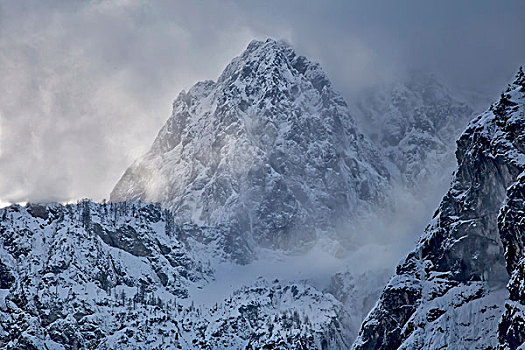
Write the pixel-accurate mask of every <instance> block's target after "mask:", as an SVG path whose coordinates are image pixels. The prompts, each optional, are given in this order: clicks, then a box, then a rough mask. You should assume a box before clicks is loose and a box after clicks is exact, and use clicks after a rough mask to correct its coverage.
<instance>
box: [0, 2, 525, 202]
mask: <svg viewBox="0 0 525 350" xmlns="http://www.w3.org/2000/svg"><path fill="white" fill-rule="evenodd" d="M524 18H525V1H523V0H515V1H511V0H508V1H507V0H501V1H496V0H494V1H480V0H478V1H466V0H465V1H448V0H447V1H421V0H413V1H402V0H398V1H388V0H384V1H374V0H369V1H359V2H357V1H309V2H306V1H238V2H237V1H153V2H149V1H148V2H147V1H45V2H44V1H7V0H5V1H4V0H0V201H2V200H3V201H27V200H32V201H36V200H59V201H65V200H71V199H77V198H81V197H89V198H92V199H95V200H101V199H102V198H107V197H108V196H109V192H110V191H111V189H112V187H113V185H114V184H115V183H116V181H117V180H118V178H119V177H120V175H121V174H122V172H123V171H124V170H125V168H126V167H127V166H128V165H129V164H130V163H131V162H132V161H133V160H134V159H135V158H136V157H137V156H139V155H140V154H142V153H144V152H145V151H146V150H147V149H148V148H149V146H150V145H151V143H152V142H153V139H154V137H155V135H156V133H157V131H158V130H159V129H160V127H161V126H162V125H163V123H164V122H165V120H166V119H167V118H168V117H169V115H170V112H171V103H172V101H173V99H174V98H175V97H176V95H177V94H178V93H179V91H180V90H181V89H188V88H189V87H191V85H193V83H195V82H196V81H198V80H203V79H216V78H217V76H218V75H219V74H220V72H221V71H222V69H223V68H224V67H225V65H226V64H227V63H228V62H229V60H230V59H231V58H233V57H234V56H237V55H238V54H240V53H241V51H242V50H243V49H244V48H245V47H246V45H247V44H248V43H249V41H250V40H252V39H265V38H266V37H274V38H277V39H279V38H283V39H286V40H288V41H289V42H290V43H292V44H293V45H294V46H295V47H296V48H297V51H299V52H300V53H302V54H304V55H307V56H309V57H310V58H312V59H314V60H317V61H319V62H320V63H321V64H322V65H323V67H324V69H325V70H326V71H327V73H328V75H329V76H330V77H331V78H332V80H333V81H334V84H335V85H336V87H337V88H338V89H339V90H340V91H341V92H342V93H343V94H344V95H345V96H347V97H349V96H352V94H353V93H355V92H356V91H359V90H360V89H362V88H364V87H373V86H374V85H376V84H383V83H385V82H389V81H392V80H395V79H397V78H398V77H399V76H401V75H402V74H403V72H404V71H406V70H407V69H411V68H414V67H415V68H419V69H426V70H430V71H433V72H435V74H436V76H437V77H439V78H440V79H441V80H443V81H444V82H446V83H447V84H449V85H450V86H452V87H454V88H462V89H468V90H477V91H480V92H482V93H483V94H485V95H495V94H497V93H498V92H499V91H500V90H501V89H502V87H504V86H505V84H506V83H507V82H508V80H509V79H510V78H511V77H512V75H513V74H514V72H515V71H516V70H517V68H518V66H519V65H520V64H525V20H524Z"/></svg>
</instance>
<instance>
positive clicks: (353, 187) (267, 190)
mask: <svg viewBox="0 0 525 350" xmlns="http://www.w3.org/2000/svg"><path fill="white" fill-rule="evenodd" d="M173 107H174V108H173V114H172V116H171V117H170V118H169V119H168V121H167V123H166V125H165V126H164V127H163V128H162V129H161V131H160V132H159V134H158V136H157V138H156V140H155V142H154V144H153V146H152V148H151V150H150V151H149V152H148V153H147V154H146V155H145V156H144V157H142V158H141V159H139V160H137V161H136V162H135V163H134V164H133V165H132V166H131V167H130V168H129V169H128V170H127V171H126V173H125V174H124V175H123V177H122V179H121V180H120V181H119V183H118V184H117V186H116V187H115V189H114V190H113V192H112V194H111V200H112V201H121V200H135V199H141V200H145V201H154V202H160V203H162V204H163V206H164V207H166V208H169V209H170V210H172V211H173V213H174V214H175V217H176V218H177V220H179V221H180V222H193V223H197V224H205V225H216V224H221V223H227V224H229V225H234V226H235V227H236V228H237V229H238V232H239V237H242V239H246V240H248V241H254V242H258V243H260V244H263V245H265V246H274V247H276V246H277V247H288V248H290V247H295V246H297V244H298V243H301V242H302V243H305V242H308V241H311V240H312V239H314V238H315V237H317V236H318V235H319V234H323V235H324V234H326V233H328V234H331V235H332V236H333V235H335V232H336V231H337V228H341V227H348V226H349V222H351V221H352V218H354V217H355V214H356V213H357V212H358V211H363V210H366V209H367V208H369V207H370V206H371V205H373V203H377V202H378V201H380V200H381V198H382V196H383V194H382V192H383V191H382V189H384V188H385V186H387V184H388V176H389V175H388V172H387V171H386V168H385V167H384V166H383V163H382V160H381V159H380V157H379V156H378V155H377V154H376V153H375V151H374V149H373V147H372V146H371V144H370V143H369V142H368V141H367V139H366V137H364V136H363V135H362V134H361V133H360V132H359V130H358V129H357V128H356V126H355V122H354V119H353V117H352V116H351V114H350V112H349V110H348V107H347V105H346V103H345V102H344V100H343V98H342V97H341V96H340V95H339V94H338V93H337V92H335V91H334V90H333V89H332V87H331V84H330V82H329V81H328V79H327V77H326V75H325V74H324V73H323V71H322V69H321V68H320V66H319V65H318V64H316V63H312V62H310V61H309V60H308V59H306V58H305V57H303V56H299V55H297V54H296V53H295V51H294V50H293V49H292V48H291V47H290V46H289V45H288V44H286V43H284V42H282V41H274V40H271V39H269V40H267V41H265V42H258V41H254V42H252V43H251V44H250V45H249V46H248V48H247V49H246V51H245V52H244V53H242V54H241V55H240V56H239V57H237V58H235V59H233V60H232V62H231V63H230V64H229V65H228V66H227V67H226V69H225V70H224V72H223V73H222V75H221V76H220V77H219V79H218V80H217V82H213V81H205V82H200V83H197V84H196V85H195V86H193V87H192V88H191V89H190V90H189V91H188V92H182V93H181V94H180V95H179V96H178V98H177V99H176V101H175V102H174V106H173ZM300 245H301V244H299V246H300Z"/></svg>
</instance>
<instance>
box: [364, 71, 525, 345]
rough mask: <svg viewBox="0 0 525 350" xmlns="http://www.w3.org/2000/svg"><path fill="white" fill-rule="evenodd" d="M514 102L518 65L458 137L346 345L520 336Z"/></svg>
mask: <svg viewBox="0 0 525 350" xmlns="http://www.w3.org/2000/svg"><path fill="white" fill-rule="evenodd" d="M524 112H525V75H524V74H523V71H522V70H520V72H519V73H518V75H517V77H516V79H515V81H514V82H513V83H512V84H511V85H509V87H508V89H507V90H506V91H505V92H504V93H503V94H502V96H501V98H500V100H499V101H498V102H496V103H495V104H493V105H492V106H491V108H490V109H489V110H488V111H487V112H485V113H484V114H482V115H480V116H479V117H477V118H476V119H474V120H473V121H472V122H471V123H470V124H469V126H468V127H467V129H466V130H465V132H464V133H463V135H462V136H461V137H460V138H459V140H458V142H457V145H458V148H457V151H456V157H457V161H458V167H457V170H456V173H455V179H454V182H453V183H452V186H451V188H450V190H449V191H448V193H447V194H446V195H445V197H444V198H443V200H442V202H441V204H440V206H439V208H438V211H437V212H436V214H435V216H434V218H433V220H432V222H431V223H430V225H429V226H428V228H427V229H426V231H425V233H424V235H423V236H422V238H421V240H420V242H419V244H418V245H417V247H416V249H415V250H414V251H413V252H412V253H410V254H409V255H408V257H407V258H406V259H405V261H404V262H403V263H401V264H400V265H399V266H398V267H397V271H396V275H395V276H394V277H393V278H392V279H391V280H390V282H389V283H388V285H387V286H386V287H385V289H384V291H383V293H382V295H381V297H380V299H379V302H378V304H377V305H376V306H375V308H374V309H373V310H372V312H371V313H370V314H369V316H368V317H367V319H366V320H365V321H364V323H363V325H362V328H361V331H360V334H359V337H358V339H357V340H356V342H355V344H354V348H355V349H413V348H417V349H436V348H442V347H447V346H451V345H454V347H456V348H464V349H490V348H493V349H495V348H497V347H498V346H501V347H502V348H504V349H516V348H517V347H518V346H519V345H520V344H523V342H524V340H525V327H524V322H523V319H524V318H523V315H524V304H523V300H525V299H524V298H523V296H524V295H525V294H524V288H523V285H525V278H524V276H525V274H524V273H523V261H524V260H523V259H524V256H523V251H524V250H523V242H524V239H523V237H524V235H525V230H524V227H523V225H522V224H523V223H522V221H523V213H524V212H525V207H524V205H525V204H524V203H525V201H524V192H523V183H524V180H523V172H524V170H525V115H524ZM507 271H508V273H507ZM509 274H510V275H511V278H510V281H509ZM507 282H508V289H509V291H510V297H509V298H508V300H507V301H506V298H507V291H506V290H505V289H504V287H505V284H506V283H507ZM502 314H503V317H502ZM500 318H501V323H499V322H500ZM498 323H499V332H498Z"/></svg>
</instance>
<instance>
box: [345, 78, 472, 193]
mask: <svg viewBox="0 0 525 350" xmlns="http://www.w3.org/2000/svg"><path fill="white" fill-rule="evenodd" d="M353 107H354V109H355V110H356V111H357V113H355V115H356V119H357V121H358V124H359V126H360V127H361V129H362V130H363V131H364V133H365V134H366V135H367V136H369V137H370V139H372V141H373V142H374V145H375V146H376V147H377V148H378V150H379V151H380V152H381V153H382V154H383V155H384V157H385V160H386V162H387V164H388V165H389V170H390V172H391V173H392V174H393V175H394V177H397V178H399V180H401V182H402V183H404V184H405V185H406V186H407V187H408V188H409V189H411V190H412V191H414V192H415V191H418V190H420V188H419V187H420V186H421V185H423V184H424V183H425V182H426V181H429V180H430V181H432V180H436V174H441V175H442V176H443V177H444V178H445V179H444V180H445V181H447V182H448V175H449V174H448V170H449V171H452V168H453V166H454V148H455V141H456V139H457V138H458V137H459V135H460V133H461V131H462V130H463V129H464V128H465V127H466V125H467V123H468V122H469V121H470V120H471V119H472V117H473V116H472V114H473V110H472V108H471V107H470V106H469V105H468V104H467V103H465V102H463V101H462V100H461V99H459V98H457V97H456V96H455V95H454V94H453V93H451V92H450V91H449V90H448V89H447V88H446V87H445V86H444V85H443V84H441V83H440V82H438V81H437V80H436V79H435V78H434V76H433V75H432V74H429V73H424V72H420V71H418V72H412V73H410V74H409V75H408V77H407V78H406V79H405V80H404V81H400V82H397V83H396V84H394V85H392V86H385V87H378V88H374V89H373V90H372V89H371V90H368V91H364V92H363V93H362V94H361V95H360V97H359V98H356V100H355V101H354V104H353ZM445 173H447V174H446V175H445Z"/></svg>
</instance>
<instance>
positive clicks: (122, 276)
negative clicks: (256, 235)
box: [0, 201, 355, 349]
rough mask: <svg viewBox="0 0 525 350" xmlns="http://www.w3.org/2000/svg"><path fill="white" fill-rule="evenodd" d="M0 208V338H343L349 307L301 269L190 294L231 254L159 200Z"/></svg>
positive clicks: (209, 345)
mask: <svg viewBox="0 0 525 350" xmlns="http://www.w3.org/2000/svg"><path fill="white" fill-rule="evenodd" d="M0 217H1V221H0V242H1V243H2V244H1V245H0V347H1V348H6V349H20V348H26V349H42V348H45V347H47V348H49V349H79V348H80V349H115V348H118V349H136V348H142V349H158V348H166V347H168V348H182V349H202V348H205V349H225V348H230V349H238V348H245V347H246V346H248V345H249V344H251V346H252V347H253V348H260V347H261V346H263V345H267V344H274V345H275V346H278V345H279V344H281V345H283V344H286V347H287V348H302V347H304V346H307V347H308V348H313V349H315V348H317V349H321V348H323V347H325V346H329V347H330V348H334V349H345V348H348V346H349V343H350V342H351V341H352V334H349V333H348V332H347V331H346V329H347V327H348V326H349V324H350V319H352V322H353V323H355V316H352V315H350V314H349V313H348V312H346V311H345V307H344V305H343V303H341V302H340V301H338V300H337V299H336V298H335V297H334V296H333V295H332V294H330V293H326V292H322V291H320V290H318V289H316V288H315V287H313V286H311V285H309V283H308V282H307V281H304V282H291V281H278V280H274V281H272V282H269V281H267V280H264V279H258V280H257V279H256V277H255V276H254V277H253V278H252V280H250V281H247V282H246V283H245V284H244V285H243V286H240V287H235V289H234V290H232V291H231V292H230V293H228V294H227V295H226V296H220V297H219V298H216V300H215V301H214V302H209V303H204V304H197V303H195V299H194V298H193V294H194V293H196V291H198V290H204V289H206V288H210V284H212V283H213V282H214V279H215V269H216V268H218V267H219V266H220V264H221V262H222V263H224V264H228V263H230V264H231V262H230V260H231V256H228V252H224V251H223V252H221V250H220V249H218V246H220V241H219V242H217V241H215V239H216V237H215V236H220V237H224V236H227V235H224V234H223V235H216V233H217V230H222V229H223V228H215V229H212V228H199V227H195V226H190V227H188V226H184V227H177V225H176V224H175V223H174V222H173V220H172V218H171V217H170V215H169V214H168V213H167V212H166V211H163V210H161V209H160V207H159V206H158V205H155V204H147V203H140V202H124V203H107V204H106V203H102V204H99V203H93V202H90V201H82V202H79V203H78V204H74V205H67V206H62V205H59V204H48V205H36V204H29V205H28V206H27V207H21V206H18V205H13V206H10V207H6V208H3V209H0ZM210 230H211V231H210ZM213 230H215V231H213ZM213 232H215V235H214V234H213ZM237 266H240V265H237ZM240 267H242V266H240ZM208 293H213V289H208ZM210 297H211V298H213V295H211V296H210ZM352 317H353V318H352ZM354 332H355V329H354Z"/></svg>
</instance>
